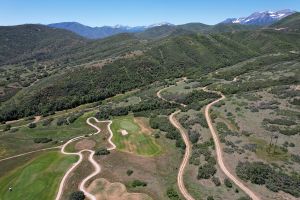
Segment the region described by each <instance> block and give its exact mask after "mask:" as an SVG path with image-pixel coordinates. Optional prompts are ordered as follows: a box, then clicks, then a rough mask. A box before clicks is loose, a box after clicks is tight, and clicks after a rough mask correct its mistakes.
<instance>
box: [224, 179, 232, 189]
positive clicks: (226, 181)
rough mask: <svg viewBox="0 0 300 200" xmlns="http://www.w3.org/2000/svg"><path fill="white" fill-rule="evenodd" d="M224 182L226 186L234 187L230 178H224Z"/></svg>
mask: <svg viewBox="0 0 300 200" xmlns="http://www.w3.org/2000/svg"><path fill="white" fill-rule="evenodd" d="M224 184H225V186H226V187H228V188H232V183H231V181H230V180H229V179H228V178H225V179H224Z"/></svg>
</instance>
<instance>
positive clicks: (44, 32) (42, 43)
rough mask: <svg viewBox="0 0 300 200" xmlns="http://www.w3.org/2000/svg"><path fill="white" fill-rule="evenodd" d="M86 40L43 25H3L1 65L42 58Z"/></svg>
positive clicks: (60, 52)
mask: <svg viewBox="0 0 300 200" xmlns="http://www.w3.org/2000/svg"><path fill="white" fill-rule="evenodd" d="M85 42H86V40H85V39H83V38H81V37H80V36H77V35H76V34H74V33H71V32H69V31H65V30H60V29H50V28H47V27H46V26H43V25H32V24H27V25H19V26H1V27H0V44H1V45H0V65H2V64H5V63H14V62H19V61H22V60H24V59H30V58H34V59H37V60H42V59H45V58H46V57H48V58H49V57H50V56H52V55H54V54H56V55H58V54H63V52H64V51H65V50H67V49H69V48H71V47H74V46H76V45H82V44H84V43H85Z"/></svg>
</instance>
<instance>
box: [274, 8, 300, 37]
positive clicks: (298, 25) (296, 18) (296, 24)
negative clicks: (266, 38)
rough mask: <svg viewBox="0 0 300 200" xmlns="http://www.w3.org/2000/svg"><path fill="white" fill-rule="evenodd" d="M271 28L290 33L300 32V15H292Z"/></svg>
mask: <svg viewBox="0 0 300 200" xmlns="http://www.w3.org/2000/svg"><path fill="white" fill-rule="evenodd" d="M271 27H273V28H276V29H282V30H285V29H287V30H290V31H297V32H299V30H300V13H299V12H297V13H295V14H293V15H290V16H288V17H286V18H284V19H282V20H280V21H279V22H276V23H274V24H272V25H271Z"/></svg>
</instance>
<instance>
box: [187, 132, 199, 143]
mask: <svg viewBox="0 0 300 200" xmlns="http://www.w3.org/2000/svg"><path fill="white" fill-rule="evenodd" d="M199 137H200V135H199V133H197V132H191V133H190V134H189V139H190V141H191V143H193V144H195V143H197V142H198V140H199Z"/></svg>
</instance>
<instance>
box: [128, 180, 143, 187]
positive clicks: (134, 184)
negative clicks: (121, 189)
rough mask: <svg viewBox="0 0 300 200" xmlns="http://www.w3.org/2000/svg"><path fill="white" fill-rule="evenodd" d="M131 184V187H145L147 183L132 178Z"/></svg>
mask: <svg viewBox="0 0 300 200" xmlns="http://www.w3.org/2000/svg"><path fill="white" fill-rule="evenodd" d="M131 186H132V187H146V186H147V183H146V182H144V181H140V180H134V181H132V183H131Z"/></svg>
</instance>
